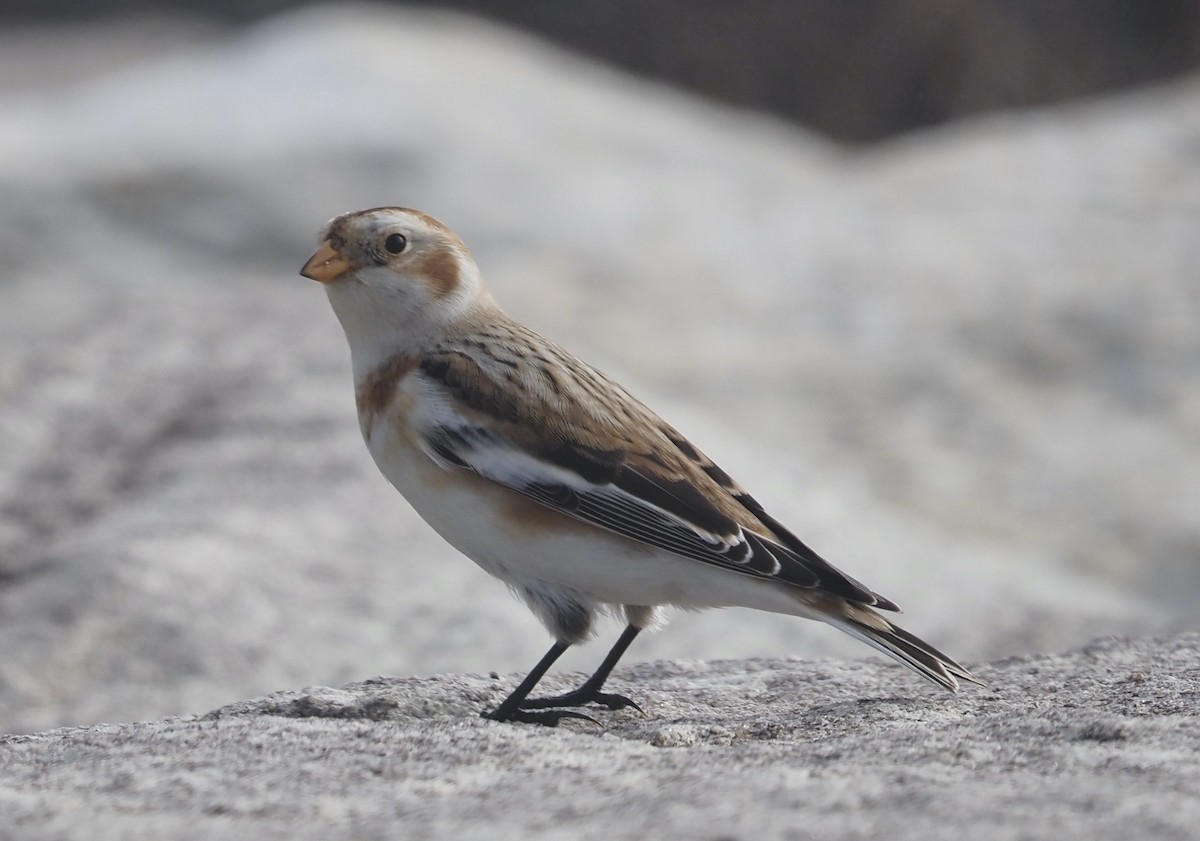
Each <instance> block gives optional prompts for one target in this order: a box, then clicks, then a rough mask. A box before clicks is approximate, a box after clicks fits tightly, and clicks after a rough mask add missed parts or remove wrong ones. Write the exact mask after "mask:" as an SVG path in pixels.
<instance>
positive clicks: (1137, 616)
mask: <svg viewBox="0 0 1200 841" xmlns="http://www.w3.org/2000/svg"><path fill="white" fill-rule="evenodd" d="M158 33H159V34H158V35H156V37H155V38H154V41H155V44H156V47H155V52H156V55H153V56H151V57H149V58H147V59H145V60H141V61H132V60H131V59H130V56H129V54H128V45H129V43H130V42H131V39H129V38H126V39H124V40H121V39H116V40H115V41H114V47H113V51H114V52H113V54H112V55H107V54H105V53H104V50H103V49H101V47H100V45H97V44H93V45H92V46H93V49H94V53H88V52H86V51H84V52H81V53H78V54H73V56H72V58H73V59H74V60H75V61H76V62H77V64H76V65H70V64H69V63H68V64H56V67H57V68H58V70H59V71H61V74H65V75H59V76H55V77H54V78H53V79H50V80H48V81H45V82H39V81H38V80H37V79H36V78H34V79H30V80H29V81H28V83H27V84H25V85H22V86H13V85H5V86H4V87H3V88H2V89H0V253H3V254H4V268H5V270H4V273H3V275H2V276H0V294H2V295H3V301H4V306H3V307H0V651H2V652H3V655H2V656H0V732H9V733H16V732H28V731H32V730H40V729H46V728H49V727H55V726H62V725H68V724H90V723H94V722H98V721H130V720H138V719H154V718H161V717H163V716H168V715H182V714H189V713H194V712H196V711H198V710H204V709H211V708H213V707H216V706H219V705H220V704H224V703H228V702H230V701H232V700H235V699H237V698H246V697H253V696H255V695H261V694H263V693H265V692H270V691H274V690H277V689H279V688H281V687H289V686H305V685H312V684H325V685H337V684H341V683H345V682H348V681H351V680H355V679H359V678H361V677H362V676H364V675H370V674H393V675H414V674H415V675H428V674H434V673H441V672H456V673H459V672H481V673H486V672H487V671H488V670H491V669H496V670H499V671H503V672H516V671H518V670H521V669H526V668H528V667H529V666H530V665H531V664H532V662H533V661H534V660H535V659H536V658H537V656H539V655H540V653H541V652H542V651H543V650H544V648H545V646H546V645H547V640H546V638H545V635H544V633H543V632H542V630H541V629H540V628H539V627H538V626H537V624H536V623H535V622H534V620H533V619H532V618H530V617H529V616H528V615H527V614H525V612H524V611H523V610H522V609H521V608H520V607H519V606H518V605H516V604H515V603H513V602H512V601H511V599H510V598H509V597H508V595H507V594H506V592H505V591H504V589H503V588H502V587H501V586H499V585H498V584H496V583H495V582H493V581H491V580H489V579H487V577H486V576H484V575H482V574H481V573H479V572H478V570H476V569H475V568H474V566H473V565H472V564H470V563H469V562H468V561H466V560H464V559H463V558H461V557H459V556H457V555H456V553H455V552H454V551H453V550H451V549H450V548H449V547H447V546H445V545H444V544H442V543H441V542H440V541H439V539H438V538H437V537H436V536H434V535H433V534H432V533H431V532H430V531H429V530H428V529H427V528H426V527H425V526H424V525H423V524H422V523H420V522H419V521H418V520H417V518H416V517H415V516H414V515H413V514H412V513H411V512H410V511H409V510H408V509H407V507H406V506H405V505H404V504H403V502H402V501H401V500H400V499H399V498H398V497H397V496H396V495H395V494H394V492H393V491H392V490H391V489H390V488H389V487H388V486H387V485H386V484H385V483H384V481H383V480H382V479H381V478H380V477H378V476H377V475H376V473H375V470H374V467H373V466H372V465H371V464H370V460H369V458H368V457H367V455H366V452H365V450H364V448H363V446H362V443H361V441H360V440H359V435H358V430H357V425H356V422H355V419H354V416H353V401H352V398H351V392H350V382H349V366H348V358H347V357H348V354H347V352H346V349H345V344H344V340H343V338H342V336H341V335H340V330H339V327H338V326H337V323H336V321H335V320H334V318H333V316H332V314H331V313H330V312H329V309H328V305H327V304H326V302H325V301H324V300H323V295H322V294H321V290H320V288H319V287H318V286H317V285H315V284H312V283H310V282H308V281H305V280H303V279H301V278H299V277H298V276H297V275H296V271H297V269H298V267H299V265H300V264H301V263H302V262H303V260H304V258H305V257H307V255H308V254H309V252H310V251H311V249H312V247H313V244H314V239H313V238H314V235H315V232H316V230H317V228H318V227H319V225H320V224H321V223H322V222H323V221H324V220H325V219H326V218H328V217H329V216H332V215H334V214H335V213H338V212H342V211H345V210H349V209H355V208H361V207H368V206H373V205H380V204H405V205H410V206H416V207H420V208H422V209H425V210H427V211H430V212H432V213H434V214H435V215H437V216H439V217H441V218H443V219H444V220H445V221H447V222H448V223H450V224H451V225H452V226H454V227H455V228H456V229H458V230H459V231H460V233H462V234H463V236H464V237H465V239H466V240H467V242H468V243H470V244H471V246H472V247H473V249H474V251H475V253H476V256H477V258H478V259H479V261H480V263H481V265H482V266H483V269H484V272H485V274H486V275H487V276H488V277H489V278H490V280H491V283H492V286H493V288H494V290H495V292H496V294H497V297H498V298H499V299H500V300H501V302H502V303H504V304H505V305H506V306H507V308H508V309H509V310H510V311H511V312H512V313H513V314H515V315H516V316H518V317H519V318H521V319H522V320H524V321H526V322H528V323H530V324H532V325H533V326H535V327H536V328H538V329H540V330H542V331H543V332H545V333H547V334H548V335H550V336H551V337H553V338H555V339H557V340H559V341H560V342H562V343H564V344H566V345H567V346H569V347H571V348H572V349H574V350H576V351H577V352H579V353H580V354H581V355H583V356H584V357H586V358H588V359H590V360H592V361H594V362H596V363H598V364H599V365H600V367H602V368H604V369H606V370H608V371H610V372H611V373H613V374H614V375H616V376H617V377H618V378H619V379H621V380H623V381H625V382H626V383H627V384H628V385H629V386H630V387H631V388H632V390H634V391H635V392H636V393H638V394H639V395H641V396H642V397H644V398H645V399H646V401H647V402H648V403H650V404H651V405H653V406H654V407H655V408H656V409H658V410H659V411H661V413H662V414H664V415H665V416H666V417H667V418H668V419H669V420H671V421H672V422H674V423H675V424H676V425H677V426H679V427H680V428H681V429H683V430H684V431H685V432H686V433H688V434H689V435H690V436H692V437H693V438H694V439H695V440H696V441H697V442H698V443H699V444H700V445H701V446H702V447H704V448H705V449H706V450H707V451H709V452H710V453H711V454H712V455H713V456H714V457H716V458H717V459H718V460H719V461H720V462H721V463H722V464H723V465H724V466H725V468H726V469H727V470H728V471H729V472H730V473H732V474H733V475H734V476H735V477H737V478H738V479H739V480H740V481H742V482H743V484H745V485H747V486H748V487H749V488H750V489H751V490H752V491H753V492H754V494H755V496H757V497H758V498H759V499H761V500H762V501H763V502H764V503H766V504H767V506H768V508H770V509H771V510H773V511H774V512H776V514H777V516H779V517H780V519H782V520H783V521H785V522H786V523H788V524H789V525H791V526H792V528H793V529H794V530H796V531H797V532H799V533H800V534H801V535H802V536H803V537H804V538H805V539H806V540H807V541H809V542H811V543H812V544H813V545H814V546H816V547H817V548H818V549H819V550H820V551H822V552H823V553H824V554H826V555H827V556H828V557H830V558H831V560H833V561H834V562H835V563H836V564H838V565H839V566H841V567H843V568H844V569H846V570H847V571H848V572H850V573H851V574H853V575H855V576H856V577H858V578H861V579H863V580H865V581H866V582H867V583H869V584H870V585H871V586H872V587H873V588H875V589H877V590H879V591H880V592H882V593H884V594H885V595H887V596H889V597H891V598H894V599H895V600H896V601H898V602H900V603H901V604H902V605H904V607H905V608H906V610H907V616H906V617H905V619H906V624H907V626H908V627H909V628H910V629H911V630H913V631H914V632H916V633H919V634H921V635H922V636H925V637H927V638H929V639H930V640H931V641H932V642H934V643H935V644H937V645H939V646H940V647H943V648H945V649H947V650H948V651H950V652H951V653H952V654H954V655H956V656H958V657H959V658H961V659H963V660H964V661H967V662H974V661H978V660H980V659H989V658H995V657H1002V656H1009V655H1016V654H1022V653H1030V652H1037V651H1047V650H1063V649H1066V648H1069V647H1072V646H1076V645H1080V644H1083V643H1085V642H1086V641H1088V640H1090V639H1092V638H1094V637H1096V636H1098V635H1103V634H1111V633H1119V634H1144V633H1152V632H1163V631H1166V630H1169V629H1172V628H1180V627H1195V618H1194V605H1195V603H1196V597H1197V593H1198V592H1200V563H1198V558H1200V508H1198V507H1197V506H1196V505H1195V500H1196V499H1198V498H1200V470H1198V469H1197V465H1198V463H1200V401H1198V398H1197V395H1200V331H1198V330H1196V324H1198V323H1200V295H1197V291H1196V290H1197V288H1198V287H1197V285H1196V266H1197V265H1200V237H1197V236H1196V231H1197V230H1198V229H1200V225H1198V223H1200V206H1198V205H1197V203H1196V200H1195V197H1196V195H1200V83H1198V82H1197V81H1195V80H1189V81H1185V82H1183V83H1180V84H1178V85H1176V86H1173V87H1169V88H1163V89H1160V90H1157V91H1152V92H1148V93H1144V94H1140V95H1138V96H1131V97H1127V98H1119V99H1112V100H1107V101H1097V102H1093V103H1088V104H1081V105H1074V106H1069V107H1063V108H1060V109H1056V110H1052V111H1043V112H1033V113H1026V114H1019V115H1016V114H1015V115H1008V116H1004V117H997V118H994V119H990V120H987V121H983V122H977V123H973V124H966V125H961V126H958V127H952V128H949V129H946V130H944V131H940V132H937V133H931V134H927V135H923V136H917V137H913V138H910V139H909V140H906V141H905V142H903V143H897V144H894V145H891V146H884V147H880V148H879V149H877V150H876V151H873V152H871V153H869V154H861V155H848V154H845V153H843V152H842V151H841V150H839V149H837V148H836V147H833V146H829V145H826V144H824V143H822V142H820V141H818V140H817V139H815V138H813V137H812V136H810V135H808V134H806V133H804V132H802V131H799V130H797V129H794V128H792V127H789V126H786V125H783V124H781V123H779V122H776V121H773V120H770V119H766V118H763V117H760V116H755V115H752V114H749V113H743V112H738V111H733V110H729V109H723V108H718V107H715V106H712V105H709V104H707V103H704V102H701V101H698V100H695V99H692V98H689V97H687V96H684V95H682V94H680V93H678V92H676V91H673V90H670V89H667V88H663V87H661V86H656V85H649V84H646V83H644V82H641V81H638V80H635V79H632V78H629V77H626V76H623V75H620V74H617V73H614V72H612V71H608V70H605V69H602V68H600V67H597V66H594V65H592V64H589V63H587V62H585V61H581V60H579V59H577V58H575V57H572V56H570V55H567V54H564V53H561V52H559V51H556V50H554V49H551V48H548V47H546V46H544V45H542V44H540V43H538V42H536V41H532V40H530V39H527V38H524V37H521V36H517V35H514V34H512V33H510V32H506V31H504V30H501V29H498V28H495V27H492V26H488V25H484V24H481V23H478V22H475V21H471V20H469V19H465V18H458V17H446V16H438V15H428V14H421V13H417V12H414V11H400V10H392V9H377V8H370V7H358V6H338V7H331V8H324V9H313V10H309V11H305V12H302V13H296V14H293V15H290V16H287V17H283V18H279V19H275V20H271V21H268V22H266V23H264V24H262V25H260V26H258V27H256V28H254V29H251V30H248V31H246V32H241V33H232V34H226V33H221V32H210V31H207V30H204V29H203V28H197V27H195V26H192V25H188V26H181V27H180V29H179V30H178V32H177V33H176V35H175V36H174V38H175V40H174V41H172V40H171V37H170V36H166V35H163V34H162V31H161V30H158ZM4 37H5V38H9V39H18V40H19V38H20V35H19V33H11V32H10V33H7V34H6V35H5V36H4ZM77 37H78V36H77ZM64 39H65V40H64ZM133 42H134V43H136V40H134V41H133ZM70 43H74V42H73V41H72V40H70V39H68V38H67V36H66V35H65V34H64V35H63V37H62V38H50V39H46V40H45V44H46V45H47V46H46V49H48V50H53V49H55V48H56V46H55V45H58V46H57V48H58V49H61V48H62V47H61V45H62V44H70ZM171 44H173V45H174V46H173V47H172V48H171V49H167V46H169V45H171ZM93 61H94V64H89V62H93ZM52 63H54V62H48V61H45V60H43V62H42V66H45V65H47V64H52ZM85 65H86V66H85ZM9 78H12V77H9ZM614 630H615V629H614ZM605 642H607V640H605ZM863 653H864V652H863V649H862V648H861V647H859V646H857V644H856V643H853V642H852V641H849V640H843V639H842V638H840V637H838V636H837V634H836V633H835V632H833V631H831V630H829V629H825V628H821V627H817V626H814V625H812V624H811V623H803V622H801V621H799V620H795V619H789V618H784V617H774V616H765V615H757V614H751V613H748V612H744V611H728V612H715V613H709V614H704V615H697V616H692V615H688V616H682V617H679V618H678V620H677V621H675V622H674V623H673V624H672V626H671V627H669V628H668V629H667V630H666V631H664V632H663V633H660V634H656V635H652V636H649V637H648V638H647V639H646V640H644V641H643V640H639V641H638V644H637V646H636V647H635V649H634V650H633V651H632V652H631V660H630V662H634V661H636V660H637V659H639V658H641V659H678V658H744V657H784V656H803V657H811V656H830V655H837V656H848V655H853V656H859V655H861V654H863ZM600 656H601V653H600V646H599V645H594V646H590V647H588V648H586V649H584V650H582V651H581V652H579V653H578V654H576V655H573V657H574V659H571V660H569V661H568V662H567V665H566V667H567V668H575V669H580V670H582V669H585V668H589V667H590V666H592V665H593V664H594V663H595V662H596V661H597V660H598V659H599V657H600ZM672 668H673V667H672ZM730 668H735V667H730ZM855 668H860V667H855ZM861 668H864V669H865V668H868V667H866V666H863V667H861ZM877 668H882V667H881V666H879V664H878V663H876V662H874V661H872V662H871V665H870V667H869V669H870V670H871V672H872V673H874V671H875V670H876V669H877ZM480 685H482V684H480ZM905 687H906V689H905V696H906V697H908V696H909V693H910V692H911V693H914V694H919V690H917V689H913V688H912V684H910V683H906V684H905ZM964 697H966V696H964ZM955 703H958V702H955ZM325 723H326V724H329V722H325ZM167 726H168V727H174V726H176V725H167ZM179 726H181V727H182V726H184V725H179ZM219 726H221V725H220V724H219V723H218V724H200V723H193V724H188V725H186V727H192V728H197V730H196V731H195V732H201V731H203V729H204V728H205V727H212V728H217V727H219ZM471 726H472V727H474V726H475V725H471ZM838 726H841V725H838ZM104 732H110V731H104ZM111 732H113V733H119V732H126V731H111ZM470 732H475V731H470ZM83 738H90V737H83ZM181 738H182V737H181ZM508 738H530V737H526V736H512V737H508ZM538 738H539V739H540V738H543V734H539V736H538ZM552 738H553V739H560V738H584V736H560V735H556V736H553V737H552ZM586 738H594V736H587V737H586ZM536 744H545V742H536ZM130 750H131V751H132V750H133V748H132V747H131V748H130ZM848 796H849V795H848ZM1014 796H1015V795H1014ZM738 802H741V801H738ZM568 806H569V804H568Z"/></svg>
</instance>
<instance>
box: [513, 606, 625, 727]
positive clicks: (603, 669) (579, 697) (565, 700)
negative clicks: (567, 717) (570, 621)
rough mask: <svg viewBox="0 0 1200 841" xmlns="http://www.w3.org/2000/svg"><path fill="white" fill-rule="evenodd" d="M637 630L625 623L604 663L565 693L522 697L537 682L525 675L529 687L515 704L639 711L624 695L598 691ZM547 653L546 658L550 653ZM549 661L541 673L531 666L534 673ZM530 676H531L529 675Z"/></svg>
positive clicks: (526, 708)
mask: <svg viewBox="0 0 1200 841" xmlns="http://www.w3.org/2000/svg"><path fill="white" fill-rule="evenodd" d="M640 630H641V628H635V627H634V626H633V625H626V626H625V630H624V631H622V632H621V636H620V637H619V638H618V639H617V643H616V645H614V646H613V647H612V650H611V651H609V652H608V656H606V657H605V658H604V662H603V663H601V664H600V668H598V669H596V673H595V674H594V675H592V676H591V677H590V678H588V679H587V680H585V681H584V682H583V685H582V686H580V687H579V688H578V689H575V690H573V691H571V692H568V693H566V694H565V695H555V696H554V697H552V698H531V699H529V700H525V695H528V694H529V693H530V692H531V691H532V690H533V685H534V684H535V683H537V681H536V680H534V681H533V683H529V679H528V678H526V683H529V686H528V688H526V689H525V693H524V694H523V695H521V698H520V700H518V702H517V706H519V707H520V708H521V709H523V710H544V709H552V708H555V707H582V706H584V705H585V704H589V703H590V704H599V705H601V706H604V707H608V708H609V709H610V710H620V709H624V708H625V707H633V708H634V709H635V710H637V711H638V712H642V708H641V707H639V706H638V705H637V704H635V703H634V702H633V701H632V700H630V699H629V698H626V697H625V696H624V695H613V694H611V693H608V692H601V691H600V690H601V689H602V688H603V687H604V681H606V680H608V676H609V674H610V673H611V672H612V670H613V668H614V667H615V666H616V665H617V661H618V660H620V659H621V655H623V654H624V653H625V650H626V649H627V648H629V645H630V644H631V643H632V642H633V640H634V638H635V637H636V636H637V635H638V632H639V631H640ZM563 650H564V651H565V650H566V646H563ZM553 651H554V650H553V649H551V653H553ZM559 654H562V651H559V652H558V653H557V654H555V655H554V657H555V658H556V657H558V655H559ZM546 656H547V657H549V655H546ZM543 662H544V661H543ZM553 662H554V658H551V659H550V663H553ZM550 663H546V666H545V668H542V670H541V671H540V672H538V671H537V669H534V672H536V673H537V675H538V677H539V678H540V677H541V676H542V674H543V673H545V671H546V669H548V668H550ZM541 666H542V664H541V663H539V664H538V668H541ZM530 676H531V677H532V674H531V675H530ZM521 686H522V687H524V686H525V684H524V683H523V684H521ZM520 691H521V690H520V688H518V689H517V692H514V693H513V694H512V696H510V697H509V699H508V700H507V701H505V702H504V704H507V703H508V701H511V700H512V699H513V697H516V695H517V693H519V692H520ZM504 704H501V705H500V706H501V707H503V706H504Z"/></svg>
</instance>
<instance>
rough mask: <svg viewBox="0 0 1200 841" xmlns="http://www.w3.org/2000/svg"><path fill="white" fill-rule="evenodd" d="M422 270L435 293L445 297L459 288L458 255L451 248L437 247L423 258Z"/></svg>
mask: <svg viewBox="0 0 1200 841" xmlns="http://www.w3.org/2000/svg"><path fill="white" fill-rule="evenodd" d="M421 272H422V273H423V274H424V275H425V276H426V277H428V278H429V285H430V287H431V288H432V289H433V293H434V294H435V295H437V296H438V297H439V298H445V297H446V296H447V295H449V294H451V293H452V292H454V290H455V289H457V288H458V257H457V255H455V253H454V252H453V251H451V250H450V249H449V248H445V247H440V248H435V249H433V250H432V251H430V252H429V253H428V254H426V255H425V256H424V257H423V258H422V259H421Z"/></svg>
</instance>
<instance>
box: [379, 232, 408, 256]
mask: <svg viewBox="0 0 1200 841" xmlns="http://www.w3.org/2000/svg"><path fill="white" fill-rule="evenodd" d="M407 246H408V238H407V237H405V236H404V234H389V235H388V238H387V239H385V240H384V241H383V247H384V248H386V249H387V250H388V253H389V254H399V253H400V252H401V251H403V250H404V249H405V248H406V247H407Z"/></svg>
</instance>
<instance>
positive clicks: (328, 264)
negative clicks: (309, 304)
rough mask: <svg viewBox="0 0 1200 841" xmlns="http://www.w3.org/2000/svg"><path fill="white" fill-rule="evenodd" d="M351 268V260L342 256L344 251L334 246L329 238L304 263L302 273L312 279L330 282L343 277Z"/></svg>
mask: <svg viewBox="0 0 1200 841" xmlns="http://www.w3.org/2000/svg"><path fill="white" fill-rule="evenodd" d="M349 268H350V261H349V260H347V259H346V258H345V257H344V256H342V252H340V251H338V250H337V249H336V248H334V247H333V245H331V244H330V242H329V240H325V241H324V242H323V243H321V246H320V248H318V249H317V250H316V252H315V253H314V254H313V256H311V257H309V258H308V262H307V263H305V264H304V268H302V269H301V270H300V274H301V275H303V276H304V277H307V278H310V279H311V280H319V281H320V282H321V283H329V281H331V280H334V279H336V278H339V277H341V276H342V275H343V274H345V273H346V270H347V269H349Z"/></svg>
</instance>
